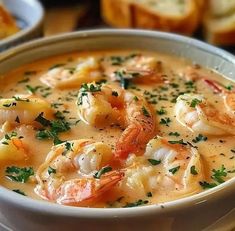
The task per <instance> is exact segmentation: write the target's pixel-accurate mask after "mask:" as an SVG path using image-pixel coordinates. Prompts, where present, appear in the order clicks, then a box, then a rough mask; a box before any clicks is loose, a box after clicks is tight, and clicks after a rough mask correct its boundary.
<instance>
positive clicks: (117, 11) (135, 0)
mask: <svg viewBox="0 0 235 231" xmlns="http://www.w3.org/2000/svg"><path fill="white" fill-rule="evenodd" d="M201 4H202V0H102V1H101V9H102V16H103V19H104V20H105V21H106V22H107V23H108V24H110V25H112V26H117V27H132V28H144V29H159V30H162V31H171V32H177V33H181V34H192V33H193V32H194V31H195V30H196V28H197V26H198V24H199V18H200V12H199V8H200V7H199V5H201Z"/></svg>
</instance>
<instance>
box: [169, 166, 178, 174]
mask: <svg viewBox="0 0 235 231" xmlns="http://www.w3.org/2000/svg"><path fill="white" fill-rule="evenodd" d="M179 169H180V166H177V167H174V168H171V169H169V172H171V173H172V174H173V175H174V174H175V173H176V172H177V171H178V170H179Z"/></svg>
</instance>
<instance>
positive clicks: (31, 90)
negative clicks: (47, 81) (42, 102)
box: [25, 85, 41, 94]
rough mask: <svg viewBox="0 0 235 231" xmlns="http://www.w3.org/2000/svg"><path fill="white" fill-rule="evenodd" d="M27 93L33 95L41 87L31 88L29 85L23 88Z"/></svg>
mask: <svg viewBox="0 0 235 231" xmlns="http://www.w3.org/2000/svg"><path fill="white" fill-rule="evenodd" d="M25 87H26V89H27V90H28V92H29V93H32V94H34V93H35V92H36V91H37V90H38V89H39V88H40V87H41V86H36V87H32V86H30V85H26V86H25Z"/></svg>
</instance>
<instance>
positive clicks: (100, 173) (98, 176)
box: [94, 166, 112, 179]
mask: <svg viewBox="0 0 235 231" xmlns="http://www.w3.org/2000/svg"><path fill="white" fill-rule="evenodd" d="M110 171H112V167H110V166H106V167H103V168H101V169H100V170H99V171H98V172H96V173H95V174H94V178H96V179H100V177H101V176H102V175H103V174H105V173H107V172H110Z"/></svg>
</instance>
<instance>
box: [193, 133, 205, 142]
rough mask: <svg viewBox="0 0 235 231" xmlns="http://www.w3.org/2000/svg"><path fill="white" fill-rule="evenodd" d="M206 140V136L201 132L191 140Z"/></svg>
mask: <svg viewBox="0 0 235 231" xmlns="http://www.w3.org/2000/svg"><path fill="white" fill-rule="evenodd" d="M206 140H207V137H206V136H203V135H202V134H199V135H198V136H197V137H195V139H193V140H192V141H193V142H194V143H198V142H201V141H206Z"/></svg>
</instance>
